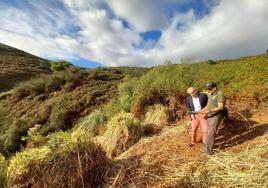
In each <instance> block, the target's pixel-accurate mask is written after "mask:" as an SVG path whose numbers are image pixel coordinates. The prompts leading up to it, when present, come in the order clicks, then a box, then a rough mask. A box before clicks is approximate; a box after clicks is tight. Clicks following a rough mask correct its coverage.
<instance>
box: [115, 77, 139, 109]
mask: <svg viewBox="0 0 268 188" xmlns="http://www.w3.org/2000/svg"><path fill="white" fill-rule="evenodd" d="M137 83H138V79H136V78H133V79H130V78H127V79H125V80H124V82H123V83H122V84H120V85H119V86H118V91H119V104H120V108H121V109H122V110H123V111H125V112H130V110H131V106H132V102H133V96H134V92H135V89H136V86H137Z"/></svg>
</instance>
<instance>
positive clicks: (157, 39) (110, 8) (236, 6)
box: [0, 0, 268, 67]
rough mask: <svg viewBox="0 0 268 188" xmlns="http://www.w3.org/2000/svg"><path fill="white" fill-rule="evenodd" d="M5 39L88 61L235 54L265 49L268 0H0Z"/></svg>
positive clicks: (122, 62)
mask: <svg viewBox="0 0 268 188" xmlns="http://www.w3.org/2000/svg"><path fill="white" fill-rule="evenodd" d="M0 18H1V19H0V42H1V43H4V44H8V45H11V46H14V47H16V48H19V49H22V50H24V51H27V52H30V53H32V54H35V55H38V56H41V57H44V58H48V59H54V60H57V59H65V60H68V61H70V62H72V63H74V64H78V65H80V66H86V67H95V66H101V65H103V66H147V67H149V66H154V65H157V64H162V63H164V62H165V60H171V61H172V62H174V63H180V62H181V61H183V60H185V59H194V60H205V59H222V58H235V57H240V56H245V55H254V54H260V53H264V52H265V50H266V49H267V48H268V0H0Z"/></svg>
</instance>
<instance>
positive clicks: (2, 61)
mask: <svg viewBox="0 0 268 188" xmlns="http://www.w3.org/2000/svg"><path fill="white" fill-rule="evenodd" d="M49 67H50V64H49V62H48V61H47V60H45V59H42V58H39V57H37V56H34V55H31V54H28V53H26V52H23V51H21V50H18V49H15V48H12V47H10V46H7V45H4V44H1V43H0V70H1V71H0V92H2V91H6V90H9V89H11V88H12V87H14V85H16V84H18V83H19V82H21V81H25V80H29V79H31V78H33V77H38V76H40V75H41V74H48V73H51V70H50V68H49Z"/></svg>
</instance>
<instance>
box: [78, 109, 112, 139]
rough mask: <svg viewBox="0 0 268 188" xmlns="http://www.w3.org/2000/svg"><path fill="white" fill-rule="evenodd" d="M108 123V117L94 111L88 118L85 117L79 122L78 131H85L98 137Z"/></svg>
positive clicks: (98, 111)
mask: <svg viewBox="0 0 268 188" xmlns="http://www.w3.org/2000/svg"><path fill="white" fill-rule="evenodd" d="M106 122H107V116H105V115H104V113H103V112H102V111H100V110H97V111H94V112H92V113H91V114H89V115H88V116H86V117H83V118H82V119H81V120H80V121H79V122H78V125H79V127H78V129H83V130H85V131H87V132H90V133H92V135H93V136H97V135H99V134H101V133H102V131H104V129H105V123H106Z"/></svg>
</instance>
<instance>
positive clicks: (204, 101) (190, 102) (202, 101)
mask: <svg viewBox="0 0 268 188" xmlns="http://www.w3.org/2000/svg"><path fill="white" fill-rule="evenodd" d="M197 95H198V98H199V102H200V105H201V108H204V107H205V106H206V105H207V102H208V97H207V95H206V94H205V93H198V94H197ZM186 103H187V111H188V115H191V114H192V113H191V112H192V111H194V103H193V98H192V96H188V97H187V98H186Z"/></svg>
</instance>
